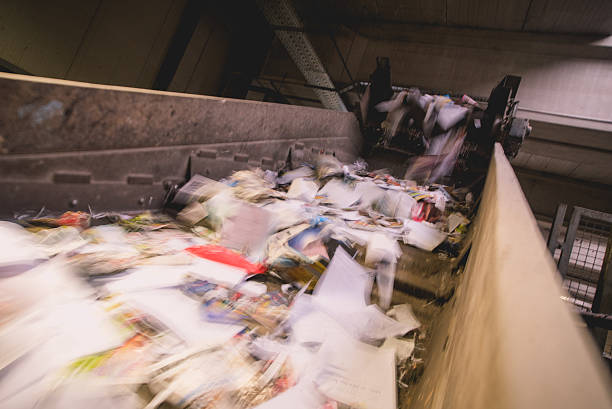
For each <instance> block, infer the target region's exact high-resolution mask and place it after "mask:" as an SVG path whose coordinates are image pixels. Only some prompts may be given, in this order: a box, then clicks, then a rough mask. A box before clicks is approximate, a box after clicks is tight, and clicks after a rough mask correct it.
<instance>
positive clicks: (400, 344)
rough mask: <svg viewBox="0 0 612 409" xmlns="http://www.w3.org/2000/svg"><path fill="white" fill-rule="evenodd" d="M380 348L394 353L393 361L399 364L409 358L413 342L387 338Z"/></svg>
mask: <svg viewBox="0 0 612 409" xmlns="http://www.w3.org/2000/svg"><path fill="white" fill-rule="evenodd" d="M381 348H388V349H391V350H393V351H394V352H395V360H396V362H397V363H398V364H399V363H401V362H403V361H405V360H406V359H408V358H410V356H411V355H412V352H413V351H414V340H413V339H397V338H387V340H386V341H385V343H384V344H382V346H381Z"/></svg>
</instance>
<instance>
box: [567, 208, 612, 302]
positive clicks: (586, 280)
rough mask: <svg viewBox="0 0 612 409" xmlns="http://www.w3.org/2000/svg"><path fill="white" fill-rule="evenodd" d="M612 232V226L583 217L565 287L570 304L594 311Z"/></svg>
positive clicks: (574, 244)
mask: <svg viewBox="0 0 612 409" xmlns="http://www.w3.org/2000/svg"><path fill="white" fill-rule="evenodd" d="M611 233H612V223H610V222H607V221H604V220H598V219H595V218H591V217H588V216H585V215H582V216H581V217H580V221H579V223H578V226H577V229H576V234H575V238H574V243H573V246H572V247H571V253H570V256H569V263H568V265H567V271H566V272H565V279H564V280H563V287H564V288H565V289H566V290H567V292H568V294H569V297H567V301H569V302H571V303H573V304H574V305H576V307H578V308H579V309H581V310H585V311H591V309H592V304H593V299H594V298H595V292H596V290H597V283H598V281H599V276H600V274H601V271H602V268H603V266H604V259H605V255H606V249H607V247H608V242H609V238H610V235H611Z"/></svg>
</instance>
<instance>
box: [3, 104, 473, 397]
mask: <svg viewBox="0 0 612 409" xmlns="http://www.w3.org/2000/svg"><path fill="white" fill-rule="evenodd" d="M459 114H461V115H463V113H456V112H454V111H452V112H451V111H449V112H445V111H443V110H442V111H440V113H439V119H438V120H441V119H444V118H446V117H448V118H446V119H445V120H446V121H447V122H453V121H454V120H455V119H454V118H455V116H457V115H459ZM449 126H452V125H449ZM466 196H467V195H466V192H465V191H462V192H460V194H457V195H454V192H453V189H452V187H450V186H443V185H437V184H432V185H429V186H418V185H417V183H416V182H415V181H411V180H400V179H396V178H394V177H392V176H390V175H388V174H385V173H384V172H371V171H368V170H366V164H365V163H364V162H363V161H359V162H356V163H354V164H350V165H346V164H342V163H340V162H339V161H338V160H337V159H336V158H335V157H333V156H329V155H324V156H322V157H320V158H319V159H318V160H317V161H316V164H314V165H310V164H303V166H301V167H299V168H297V169H294V170H290V171H287V172H285V173H283V174H281V175H278V174H276V173H274V172H270V171H266V172H264V171H262V170H260V169H255V170H248V171H239V172H235V173H234V174H233V175H230V176H228V178H227V179H225V180H221V181H213V180H210V179H207V178H205V177H202V176H199V175H197V176H194V177H193V178H192V179H191V180H190V181H189V182H188V183H187V184H185V185H184V186H183V187H182V188H181V189H180V190H179V191H178V192H177V193H176V195H175V196H174V198H171V201H172V203H171V204H172V206H171V207H172V209H175V210H176V212H174V213H173V212H166V213H162V212H160V213H143V214H139V215H133V214H132V215H129V214H116V213H98V214H95V213H83V212H66V213H63V214H60V215H55V216H54V215H51V214H37V215H23V216H21V217H18V218H17V220H16V223H9V222H0V306H1V309H2V315H1V321H0V325H1V326H0V351H2V352H1V353H0V371H2V382H1V383H0V402H2V403H1V404H0V407H6V408H9V407H10V408H32V407H37V408H41V409H43V408H61V407H68V406H70V407H85V405H93V406H94V407H96V408H100V407H102V408H104V407H108V408H111V407H112V408H126V409H127V408H146V409H153V408H156V407H158V406H161V405H166V407H177V408H253V407H258V408H262V409H264V408H267V409H271V408H286V407H288V406H289V405H291V406H292V407H297V408H305V409H306V408H308V409H318V408H338V407H343V408H344V407H352V408H361V409H370V408H371V409H374V408H383V409H384V408H389V409H391V408H395V407H396V406H397V395H398V391H397V388H396V387H397V385H399V386H400V387H402V388H403V387H410V385H409V384H410V383H411V382H413V381H414V378H415V377H417V376H418V375H415V374H417V373H418V372H419V371H421V372H422V366H423V359H422V353H420V352H419V351H420V350H421V349H422V348H423V339H425V338H426V336H427V335H426V333H427V331H426V328H427V324H426V321H422V320H423V315H420V314H419V311H420V308H421V307H422V306H417V305H416V303H410V302H400V303H398V302H394V301H396V297H394V296H393V294H394V283H395V281H396V277H395V276H396V270H397V269H398V268H401V266H403V265H404V264H405V261H403V258H405V257H406V253H405V252H403V251H402V249H403V248H405V247H406V246H412V247H416V248H418V249H420V250H419V251H425V252H432V253H433V254H434V257H435V255H437V257H438V258H440V259H441V260H445V259H447V258H448V257H449V254H450V257H456V256H457V254H458V249H459V248H460V247H461V246H462V244H463V242H464V237H465V235H466V232H467V226H468V225H469V223H470V220H469V219H470V218H471V214H470V213H469V212H470V211H471V210H472V209H471V208H470V206H469V205H468V204H466V200H465V198H466ZM169 213H170V214H171V215H170V214H169ZM451 253H455V254H451ZM434 301H435V300H433V301H428V302H434ZM426 305H427V304H426ZM168 405H169V406H168Z"/></svg>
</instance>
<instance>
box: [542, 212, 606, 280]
mask: <svg viewBox="0 0 612 409" xmlns="http://www.w3.org/2000/svg"><path fill="white" fill-rule="evenodd" d="M561 206H565V208H567V205H564V204H560V205H559V207H558V208H557V213H555V219H554V222H553V225H552V228H551V234H550V236H549V238H548V248H549V250H550V249H551V245H552V240H554V239H555V238H556V237H558V234H559V232H560V230H561V225H562V224H563V219H564V216H565V210H563V215H560V214H559V211H560V207H561ZM583 216H586V217H589V218H591V219H595V220H599V221H603V222H606V223H612V214H609V213H604V212H598V211H596V210H591V209H586V208H584V207H578V206H574V210H573V211H572V217H571V219H570V222H569V226H568V227H567V232H566V234H565V240H564V241H563V246H562V247H561V257H560V258H559V264H558V265H557V268H558V269H559V273H561V277H563V278H565V277H566V275H567V268H568V266H569V259H570V256H571V254H572V247H573V246H574V241H575V240H576V232H577V230H578V226H579V224H580V219H581V218H582V217H583ZM553 232H556V233H554V234H555V235H554V236H553ZM552 251H553V255H554V249H553V250H552Z"/></svg>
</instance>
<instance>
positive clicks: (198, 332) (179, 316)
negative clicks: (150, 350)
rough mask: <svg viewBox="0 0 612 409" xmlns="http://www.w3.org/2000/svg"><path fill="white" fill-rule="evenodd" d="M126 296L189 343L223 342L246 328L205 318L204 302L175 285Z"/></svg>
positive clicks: (194, 344)
mask: <svg viewBox="0 0 612 409" xmlns="http://www.w3.org/2000/svg"><path fill="white" fill-rule="evenodd" d="M123 300H124V301H125V302H126V303H127V304H128V305H133V306H134V307H136V308H138V309H139V310H141V311H143V312H145V313H147V314H150V315H152V316H154V317H156V318H157V319H159V320H160V321H161V322H162V323H164V325H166V326H167V327H168V328H170V330H171V331H172V332H174V333H175V334H176V335H177V336H178V337H180V338H181V339H183V340H184V341H185V342H186V343H187V344H188V345H189V346H201V345H203V343H205V342H209V343H210V345H211V346H215V345H220V344H223V343H225V342H227V341H229V340H230V339H231V338H232V337H233V336H234V335H236V334H237V333H238V332H240V331H241V330H242V329H243V328H244V327H243V326H240V325H226V324H217V323H213V322H208V321H206V320H204V318H203V314H202V313H201V311H200V303H199V302H198V301H196V300H192V299H191V298H189V297H187V296H185V295H183V294H182V293H181V292H180V291H178V290H174V289H165V290H152V291H142V292H137V293H131V294H126V295H125V296H124V297H123Z"/></svg>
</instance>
